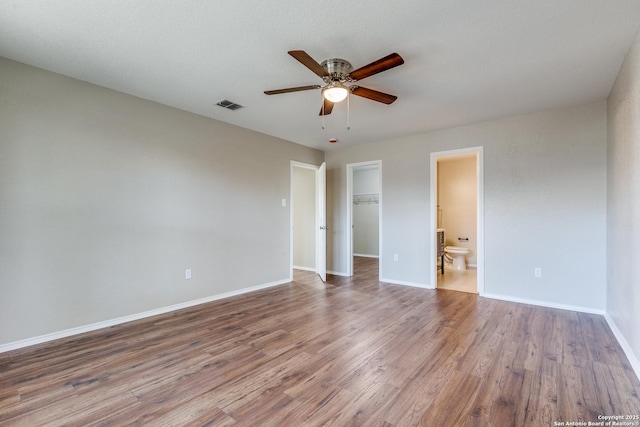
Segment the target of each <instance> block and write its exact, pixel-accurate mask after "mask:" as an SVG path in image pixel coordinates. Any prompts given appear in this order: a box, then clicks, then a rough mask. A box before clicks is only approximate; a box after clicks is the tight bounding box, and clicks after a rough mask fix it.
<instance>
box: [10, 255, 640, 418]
mask: <svg viewBox="0 0 640 427" xmlns="http://www.w3.org/2000/svg"><path fill="white" fill-rule="evenodd" d="M355 269H356V272H357V274H356V276H355V277H354V278H344V277H337V276H329V280H328V283H327V284H326V286H325V285H324V284H323V283H321V282H320V281H319V280H318V279H317V278H316V277H315V275H314V274H312V273H309V272H302V271H296V272H295V275H294V281H293V282H291V283H289V284H285V285H281V286H277V287H273V288H269V289H265V290H262V291H258V292H253V293H251V294H245V295H241V296H237V297H234V298H229V299H225V300H221V301H216V302H212V303H208V304H204V305H200V306H197V307H192V308H189V309H185V310H181V311H178V312H173V313H168V314H165V315H161V316H157V317H153V318H149V319H144V320H140V321H136V322H131V323H128V324H124V325H118V326H114V327H111V328H107V329H104V330H101V331H95V332H91V333H87V334H83V335H78V336H75V337H71V338H68V339H65V340H59V341H56V342H50V343H46V344H42V345H39V346H34V347H30V348H25V349H20V350H16V351H13V352H8V353H3V354H0V425H12V426H39V425H70V426H75V425H77V426H87V425H102V426H121V425H151V426H154V425H157V426H170V425H175V426H184V425H193V426H204V425H211V426H321V425H336V426H346V425H363V426H416V425H419V426H454V425H455V426H491V427H496V426H554V425H560V424H555V423H556V422H557V423H560V422H565V423H567V422H576V421H592V422H594V421H598V415H627V414H628V415H640V399H639V397H638V396H639V393H640V383H639V382H638V378H636V376H635V374H634V372H633V371H632V369H631V367H630V366H629V362H628V361H627V359H626V357H625V355H624V353H623V352H622V350H621V348H620V347H619V345H618V343H617V342H616V340H615V338H614V337H613V335H612V333H611V331H610V330H609V328H608V326H607V324H606V322H605V320H604V319H603V318H602V316H597V315H590V314H583V313H575V312H570V311H563V310H554V309H548V308H541V307H535V306H529V305H524V304H515V303H509V302H503V301H496V300H490V299H485V298H480V297H478V296H477V295H473V294H468V293H462V292H455V291H447V290H437V291H431V290H423V289H417V288H412V287H406V286H399V285H390V284H383V283H379V282H378V280H377V274H378V269H377V260H375V259H370V258H358V259H357V261H356V263H355Z"/></svg>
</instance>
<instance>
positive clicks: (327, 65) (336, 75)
mask: <svg viewBox="0 0 640 427" xmlns="http://www.w3.org/2000/svg"><path fill="white" fill-rule="evenodd" d="M320 65H321V66H322V68H324V69H325V70H327V72H328V73H329V74H330V76H327V77H324V78H323V80H324V81H325V83H329V82H330V81H336V80H337V81H341V82H346V81H349V82H351V81H354V80H353V79H352V78H351V77H350V76H349V73H350V72H351V71H353V66H352V65H351V63H350V62H349V61H347V60H345V59H340V58H331V59H327V60H325V61H322V63H321V64H320Z"/></svg>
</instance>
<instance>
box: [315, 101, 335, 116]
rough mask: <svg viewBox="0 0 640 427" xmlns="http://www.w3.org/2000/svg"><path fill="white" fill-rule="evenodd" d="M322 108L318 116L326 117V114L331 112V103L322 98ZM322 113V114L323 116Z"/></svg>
mask: <svg viewBox="0 0 640 427" xmlns="http://www.w3.org/2000/svg"><path fill="white" fill-rule="evenodd" d="M322 102H323V107H321V108H320V114H318V115H319V116H323V115H324V116H326V115H327V114H331V110H333V102H331V101H328V100H327V99H325V98H322ZM323 113H324V114H323Z"/></svg>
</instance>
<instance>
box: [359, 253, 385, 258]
mask: <svg viewBox="0 0 640 427" xmlns="http://www.w3.org/2000/svg"><path fill="white" fill-rule="evenodd" d="M353 256H359V257H363V258H380V256H378V255H367V254H353Z"/></svg>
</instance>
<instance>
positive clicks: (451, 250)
mask: <svg viewBox="0 0 640 427" xmlns="http://www.w3.org/2000/svg"><path fill="white" fill-rule="evenodd" d="M444 252H445V253H446V254H448V255H449V256H450V257H451V258H452V259H453V269H454V270H459V271H462V270H466V269H467V265H466V263H465V262H464V257H465V255H468V254H469V249H467V248H461V247H459V246H445V247H444Z"/></svg>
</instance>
